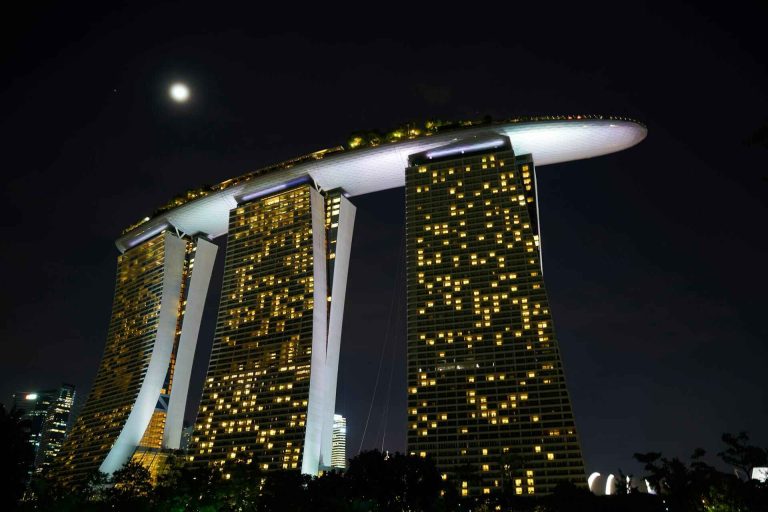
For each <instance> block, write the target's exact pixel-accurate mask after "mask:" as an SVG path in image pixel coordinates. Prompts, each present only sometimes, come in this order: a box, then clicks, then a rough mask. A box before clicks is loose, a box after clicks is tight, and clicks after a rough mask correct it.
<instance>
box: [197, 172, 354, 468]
mask: <svg viewBox="0 0 768 512" xmlns="http://www.w3.org/2000/svg"><path fill="white" fill-rule="evenodd" d="M354 215H355V207H354V206H353V205H352V204H351V203H350V202H349V201H348V200H347V199H346V198H345V197H344V196H343V195H341V194H340V193H339V192H338V191H331V192H328V193H325V194H322V193H321V192H319V191H318V190H317V189H316V188H315V187H314V186H313V185H312V184H310V183H307V180H301V181H300V183H298V184H295V185H294V188H289V189H288V190H286V191H284V192H279V193H272V194H266V195H255V196H251V197H249V196H246V197H243V198H241V204H239V205H238V206H237V207H236V208H234V209H233V210H232V211H231V212H230V221H229V233H228V238H227V254H226V260H225V264H224V283H223V285H222V286H223V287H222V292H221V302H220V306H219V316H218V322H217V327H216V335H215V338H214V342H213V349H212V352H211V361H210V365H209V368H208V374H207V378H206V382H205V388H204V390H203V398H202V401H201V403H200V412H199V416H198V419H197V423H196V426H195V433H194V437H193V442H192V449H191V450H190V455H191V458H192V460H193V461H194V462H195V463H197V464H201V465H212V466H215V467H221V468H222V469H224V470H226V467H225V465H226V464H227V463H228V462H238V461H240V462H247V463H257V464H258V465H259V467H261V468H262V469H264V470H272V469H300V470H302V471H303V472H304V473H311V474H314V473H317V471H318V469H320V468H323V467H329V466H330V465H331V438H332V429H333V410H334V406H335V399H336V373H337V370H338V361H339V343H340V340H341V323H342V313H343V308H344V293H345V288H346V274H347V266H348V262H349V250H350V246H351V231H352V223H353V222H354ZM331 292H333V293H331Z"/></svg>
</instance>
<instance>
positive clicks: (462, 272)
mask: <svg viewBox="0 0 768 512" xmlns="http://www.w3.org/2000/svg"><path fill="white" fill-rule="evenodd" d="M495 140H496V141H497V144H496V145H491V146H490V147H483V148H481V149H476V150H472V149H471V148H470V149H467V148H466V147H464V146H462V145H456V146H455V150H454V151H452V150H451V147H450V146H448V147H446V148H444V149H443V150H442V151H441V153H440V154H438V155H435V154H434V152H427V153H422V154H417V155H413V156H411V159H410V163H411V165H410V166H409V167H408V168H407V169H406V171H405V175H406V177H405V179H406V185H405V190H406V247H407V251H406V268H407V296H408V423H409V425H408V450H409V452H410V453H412V454H418V455H422V456H427V455H429V456H431V457H433V459H434V460H435V462H436V463H437V466H438V467H439V468H441V470H443V471H444V472H445V473H446V474H449V475H451V476H452V477H453V478H456V479H457V481H459V482H460V484H461V487H462V494H465V495H467V494H473V493H479V492H484V493H490V492H492V491H493V490H496V489H498V488H511V487H514V490H515V493H517V494H534V493H536V492H549V491H552V490H553V489H554V487H555V486H556V485H557V484H558V483H561V482H565V481H568V482H573V483H579V484H580V483H581V482H582V481H583V480H584V467H583V462H582V458H581V451H580V448H579V441H578V437H577V435H576V427H575V424H574V419H573V412H572V410H571V404H570V400H569V398H568V391H567V389H566V385H565V376H564V373H563V368H562V361H561V359H560V354H559V350H558V345H557V339H556V337H555V332H554V328H553V324H552V314H551V312H550V308H549V304H548V300H547V294H546V291H545V287H544V281H543V277H542V272H543V268H542V264H541V255H540V251H541V244H540V239H539V228H538V226H539V222H538V214H537V205H536V179H535V173H534V166H533V161H532V159H531V156H530V155H522V156H518V157H516V156H515V154H514V152H513V150H512V146H511V144H510V143H509V141H508V140H504V139H503V138H502V139H495Z"/></svg>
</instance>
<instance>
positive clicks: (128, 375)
mask: <svg viewBox="0 0 768 512" xmlns="http://www.w3.org/2000/svg"><path fill="white" fill-rule="evenodd" d="M166 227H167V226H166ZM216 250H217V247H216V246H215V245H213V244H211V243H210V242H208V241H206V240H205V239H204V238H201V237H198V238H196V239H191V238H190V237H187V236H185V235H184V234H183V233H179V232H178V231H175V232H171V231H169V230H167V229H164V230H160V231H157V232H155V233H150V234H149V235H148V236H145V237H144V239H143V240H138V241H136V243H135V244H134V245H133V246H131V247H129V248H128V249H127V250H126V251H125V252H124V253H123V254H121V255H120V256H118V261H117V278H116V284H115V296H114V301H113V305H112V319H111V320H110V324H109V330H108V333H107V343H106V346H105V349H104V355H103V357H102V360H101V365H100V366H99V370H98V372H97V374H96V379H95V380H94V383H93V388H92V389H91V392H90V395H89V396H88V399H87V401H86V402H85V405H84V406H83V410H82V412H81V413H80V415H79V417H78V418H77V421H76V422H75V425H74V426H73V428H72V432H71V434H70V435H69V437H68V438H67V440H66V442H65V443H64V446H63V448H62V452H61V455H60V456H59V458H58V460H57V464H56V466H55V471H56V474H57V475H58V476H59V477H60V478H61V479H62V481H63V482H64V483H65V484H68V485H77V484H78V483H80V482H82V481H83V480H84V478H85V477H86V475H88V473H89V472H91V471H94V470H100V471H102V472H105V473H112V472H114V471H115V470H117V469H119V468H120V467H121V466H122V465H123V464H125V463H126V462H127V461H128V460H130V459H131V457H134V456H135V455H136V451H137V448H139V447H141V448H142V449H149V450H159V449H161V448H178V445H179V440H180V437H181V428H182V421H183V416H184V407H185V404H186V397H187V389H188V385H189V374H190V371H191V367H192V359H193V356H194V351H195V344H196V343H197V334H198V329H199V324H200V318H201V315H202V308H203V304H204V302H205V295H206V292H207V289H208V282H209V279H210V275H211V269H212V266H213V261H214V258H215V255H216ZM137 456H138V458H139V460H142V461H143V460H144V453H139V454H138V455H137ZM152 460H154V457H152ZM152 464H153V462H152V461H151V460H150V461H149V462H148V463H147V465H148V466H151V465H152Z"/></svg>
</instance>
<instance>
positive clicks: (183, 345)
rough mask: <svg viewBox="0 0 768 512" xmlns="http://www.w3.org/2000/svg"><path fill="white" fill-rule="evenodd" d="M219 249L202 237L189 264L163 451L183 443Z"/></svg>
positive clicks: (174, 448) (176, 448)
mask: <svg viewBox="0 0 768 512" xmlns="http://www.w3.org/2000/svg"><path fill="white" fill-rule="evenodd" d="M218 250H219V248H218V246H217V245H216V244H213V243H211V242H209V241H207V240H205V239H203V238H198V239H197V243H196V247H195V252H194V260H193V263H191V264H190V273H191V276H190V279H189V291H188V292H187V298H186V306H185V308H184V318H183V321H182V327H181V336H180V339H179V346H178V349H177V351H176V362H175V365H174V370H173V385H172V387H171V396H170V398H169V401H168V413H167V416H166V420H165V431H164V432H163V448H168V449H171V450H178V449H179V445H180V442H181V430H182V428H183V425H184V411H185V409H186V405H187V395H188V394H189V379H190V377H191V375H192V364H193V363H194V359H195V350H196V348H197V339H198V336H199V334H200V322H201V320H202V318H203V308H204V307H205V298H206V297H207V296H208V286H209V285H210V282H211V274H212V273H213V266H214V264H215V263H216V254H217V252H218Z"/></svg>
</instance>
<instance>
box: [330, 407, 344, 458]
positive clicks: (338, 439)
mask: <svg viewBox="0 0 768 512" xmlns="http://www.w3.org/2000/svg"><path fill="white" fill-rule="evenodd" d="M332 443H333V446H332V447H331V467H332V468H334V469H347V418H345V417H344V416H342V415H341V414H334V415H333V440H332Z"/></svg>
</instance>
